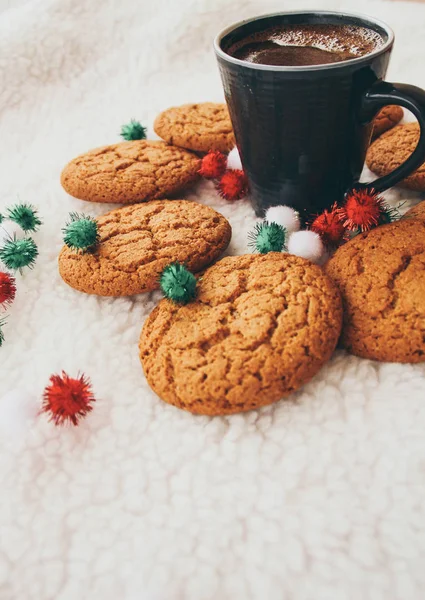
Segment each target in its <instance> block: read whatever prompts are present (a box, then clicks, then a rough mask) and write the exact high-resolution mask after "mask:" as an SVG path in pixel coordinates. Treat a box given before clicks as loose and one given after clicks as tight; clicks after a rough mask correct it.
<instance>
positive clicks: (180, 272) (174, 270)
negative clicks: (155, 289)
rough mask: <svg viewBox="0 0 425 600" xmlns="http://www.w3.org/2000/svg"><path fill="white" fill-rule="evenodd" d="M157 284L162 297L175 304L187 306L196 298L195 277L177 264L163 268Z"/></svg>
mask: <svg viewBox="0 0 425 600" xmlns="http://www.w3.org/2000/svg"><path fill="white" fill-rule="evenodd" d="M159 283H160V286H161V290H162V293H163V294H164V296H165V297H166V298H169V299H170V300H172V301H173V302H175V303H176V304H187V303H188V302H190V301H191V300H193V299H194V298H195V296H196V277H195V276H194V275H193V274H192V273H191V272H190V271H188V270H187V269H186V267H185V266H183V265H181V264H180V263H178V262H176V263H172V264H171V265H168V266H167V267H165V269H164V270H163V271H162V274H161V278H160V281H159Z"/></svg>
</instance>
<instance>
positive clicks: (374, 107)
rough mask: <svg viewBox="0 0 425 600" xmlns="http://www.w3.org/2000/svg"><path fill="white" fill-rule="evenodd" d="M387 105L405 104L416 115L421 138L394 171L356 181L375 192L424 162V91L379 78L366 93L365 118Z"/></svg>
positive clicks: (363, 114)
mask: <svg viewBox="0 0 425 600" xmlns="http://www.w3.org/2000/svg"><path fill="white" fill-rule="evenodd" d="M388 104H398V105H400V106H403V107H404V108H407V109H408V110H410V111H411V112H412V113H413V114H414V115H415V117H416V118H417V120H418V123H419V127H420V137H419V141H418V145H417V146H416V148H415V150H414V152H413V154H411V156H409V158H408V159H407V160H406V161H404V163H403V164H401V165H400V166H398V167H397V168H396V169H394V171H392V173H388V175H384V176H383V177H379V179H376V180H375V181H372V182H371V183H366V184H361V183H360V184H357V186H358V187H360V188H363V189H364V188H366V189H370V188H373V189H374V190H375V191H376V192H382V191H384V190H386V189H388V188H389V187H392V186H393V185H396V184H397V183H399V181H401V180H402V179H405V178H406V177H407V176H408V175H410V174H411V173H412V172H413V171H415V170H416V169H417V168H418V167H420V165H421V164H422V163H423V162H425V91H424V90H421V88H418V87H416V86H414V85H407V84H404V83H389V82H388V81H378V82H376V83H374V84H373V85H372V86H371V87H370V88H369V89H368V90H367V91H366V92H365V94H364V96H363V100H362V117H363V118H364V119H365V120H366V121H370V120H371V119H373V117H374V116H375V115H376V113H377V112H378V110H379V109H380V108H382V107H383V106H387V105H388ZM357 186H356V187H357Z"/></svg>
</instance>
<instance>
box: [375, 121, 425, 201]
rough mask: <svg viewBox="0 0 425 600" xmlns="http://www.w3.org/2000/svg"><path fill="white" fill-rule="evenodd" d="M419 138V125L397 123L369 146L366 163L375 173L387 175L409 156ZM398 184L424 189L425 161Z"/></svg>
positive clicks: (413, 188)
mask: <svg viewBox="0 0 425 600" xmlns="http://www.w3.org/2000/svg"><path fill="white" fill-rule="evenodd" d="M418 140H419V125H418V124H417V123H407V124H406V125H397V126H396V127H394V128H393V129H391V130H390V131H387V132H386V133H383V134H382V135H381V136H380V137H379V138H378V139H377V140H376V141H375V142H373V144H372V145H371V146H370V148H369V150H368V151H367V155H366V164H367V166H368V167H369V169H370V170H371V171H373V172H374V173H376V174H377V175H380V176H382V175H388V173H391V171H394V169H395V168H396V167H398V166H400V165H401V164H402V163H404V161H405V160H407V159H408V158H409V156H410V155H411V154H412V152H413V151H414V149H415V148H416V145H417V143H418ZM398 185H400V186H402V187H405V188H409V189H411V190H419V191H424V190H425V163H424V164H422V165H421V166H420V167H419V169H417V170H416V171H415V172H414V173H412V175H409V177H407V178H406V179H404V180H403V181H402V182H400V183H399V184H398Z"/></svg>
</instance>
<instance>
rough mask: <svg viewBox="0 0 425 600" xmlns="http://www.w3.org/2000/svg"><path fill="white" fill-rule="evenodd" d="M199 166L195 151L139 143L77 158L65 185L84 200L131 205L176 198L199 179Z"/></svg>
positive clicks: (64, 173)
mask: <svg viewBox="0 0 425 600" xmlns="http://www.w3.org/2000/svg"><path fill="white" fill-rule="evenodd" d="M199 166H200V160H199V158H198V157H197V156H195V155H194V154H192V153H191V152H187V151H186V150H182V149H181V148H176V147H175V146H169V145H168V144H165V143H164V142H152V141H147V140H137V141H134V142H121V143H119V144H113V145H112V146H103V147H102V148H96V149H95V150H91V151H90V152H86V154H82V155H81V156H78V157H77V158H74V160H71V162H70V163H68V164H67V165H66V167H65V168H64V170H63V171H62V176H61V183H62V186H63V187H64V189H65V190H66V191H67V192H68V194H71V196H75V198H79V199H80V200H89V201H90V202H116V203H118V204H130V203H134V202H145V201H146V200H153V199H156V198H165V197H167V196H172V195H174V194H175V193H176V192H178V191H179V190H181V189H182V188H184V187H186V186H187V185H189V184H190V183H192V182H193V181H195V180H196V179H197V178H198V177H199V174H198V170H199Z"/></svg>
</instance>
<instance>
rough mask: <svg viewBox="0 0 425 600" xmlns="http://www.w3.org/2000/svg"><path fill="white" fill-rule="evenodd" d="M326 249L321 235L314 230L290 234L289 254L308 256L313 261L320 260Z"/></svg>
mask: <svg viewBox="0 0 425 600" xmlns="http://www.w3.org/2000/svg"><path fill="white" fill-rule="evenodd" d="M324 250H325V249H324V246H323V243H322V240H321V239H320V236H319V235H318V234H317V233H314V231H305V230H304V231H296V232H295V233H292V234H291V235H290V236H289V240H288V252H289V254H295V256H301V258H307V259H308V260H311V261H312V262H319V261H320V259H321V258H322V255H323V253H324Z"/></svg>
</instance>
